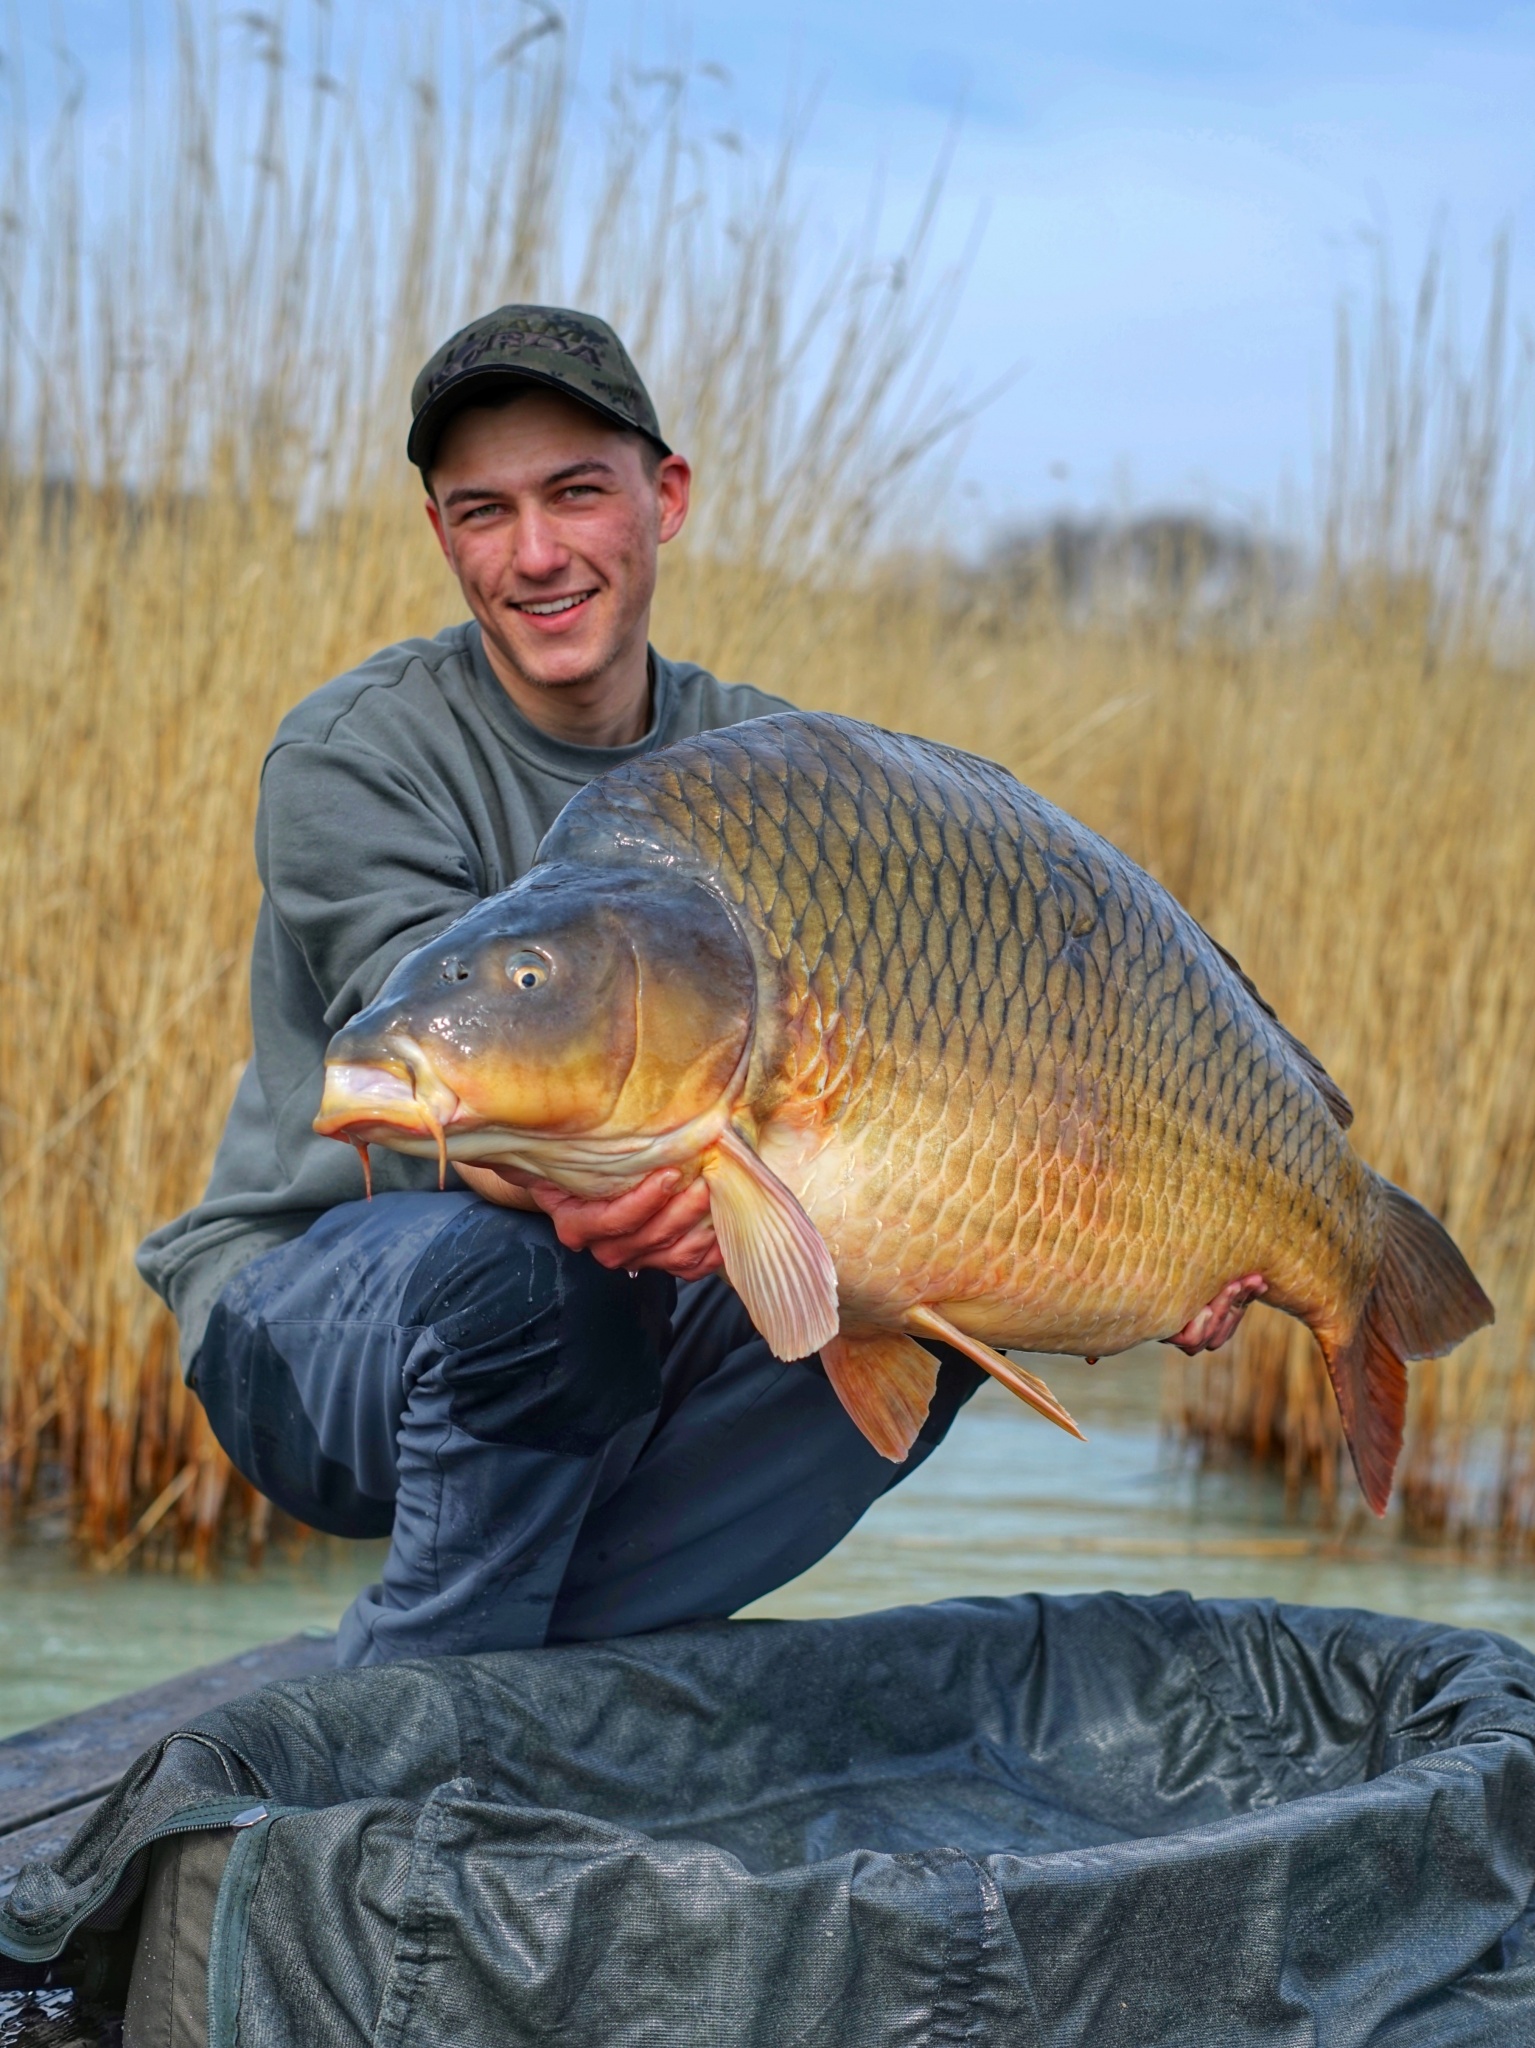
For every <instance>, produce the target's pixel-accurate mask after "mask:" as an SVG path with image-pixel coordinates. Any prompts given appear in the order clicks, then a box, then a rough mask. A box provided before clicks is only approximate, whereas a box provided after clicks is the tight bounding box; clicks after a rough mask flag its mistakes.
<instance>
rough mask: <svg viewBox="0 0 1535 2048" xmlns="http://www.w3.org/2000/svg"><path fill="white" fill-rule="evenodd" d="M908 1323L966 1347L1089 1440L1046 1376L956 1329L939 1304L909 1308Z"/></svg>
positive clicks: (1071, 1432) (1023, 1396) (1061, 1424)
mask: <svg viewBox="0 0 1535 2048" xmlns="http://www.w3.org/2000/svg"><path fill="white" fill-rule="evenodd" d="M906 1326H907V1328H908V1329H910V1330H913V1331H915V1332H916V1333H917V1335H918V1336H921V1337H935V1338H937V1340H938V1341H939V1342H940V1343H942V1344H952V1345H953V1346H954V1349H955V1350H956V1351H963V1352H964V1354H965V1356H966V1358H973V1359H974V1360H975V1362H976V1364H977V1365H978V1366H980V1367H981V1368H982V1370H983V1371H985V1372H989V1373H990V1374H991V1376H992V1378H993V1379H994V1380H1000V1381H1001V1382H1002V1384H1003V1386H1004V1387H1006V1388H1007V1390H1008V1392H1009V1393H1010V1394H1016V1395H1017V1396H1018V1398H1019V1400H1020V1401H1027V1402H1028V1404H1029V1406H1030V1407H1031V1408H1037V1409H1038V1410H1039V1412H1040V1414H1041V1415H1043V1416H1044V1417H1045V1418H1046V1420H1047V1421H1049V1422H1053V1423H1054V1424H1055V1425H1056V1426H1057V1428H1059V1429H1064V1430H1065V1432H1066V1434H1067V1435H1068V1436H1074V1437H1076V1439H1077V1440H1078V1442H1079V1443H1086V1442H1087V1438H1086V1437H1085V1436H1083V1434H1082V1432H1081V1430H1080V1429H1078V1428H1077V1425H1076V1424H1075V1423H1074V1422H1073V1421H1072V1419H1071V1417H1070V1416H1069V1415H1068V1414H1067V1412H1066V1410H1065V1409H1064V1408H1063V1407H1062V1406H1061V1404H1060V1402H1059V1401H1057V1400H1056V1398H1055V1396H1054V1394H1052V1393H1051V1391H1050V1389H1049V1388H1048V1387H1047V1386H1046V1385H1045V1383H1044V1381H1043V1380H1040V1379H1036V1378H1035V1377H1034V1375H1033V1373H1031V1372H1025V1371H1024V1369H1023V1367H1022V1366H1021V1365H1014V1364H1013V1362H1012V1360H1011V1359H1010V1358H1004V1357H1003V1356H1002V1354H1001V1352H1000V1351H993V1350H992V1348H991V1346H990V1345H989V1344H983V1343H982V1342H981V1340H980V1338H979V1337H967V1336H966V1335H965V1333H964V1331H963V1330H956V1329H955V1327H954V1325H953V1324H952V1323H951V1322H950V1321H949V1320H948V1319H947V1317H945V1316H941V1315H939V1313H938V1311H937V1309H935V1308H913V1309H908V1310H907V1312H906Z"/></svg>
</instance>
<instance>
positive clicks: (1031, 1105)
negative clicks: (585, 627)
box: [544, 717, 1381, 1353]
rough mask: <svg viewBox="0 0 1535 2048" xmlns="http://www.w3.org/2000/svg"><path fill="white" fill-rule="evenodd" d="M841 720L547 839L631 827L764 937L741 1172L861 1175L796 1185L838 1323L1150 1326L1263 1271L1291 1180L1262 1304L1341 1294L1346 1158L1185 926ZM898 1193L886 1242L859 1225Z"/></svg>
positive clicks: (1106, 866) (1365, 1229)
mask: <svg viewBox="0 0 1535 2048" xmlns="http://www.w3.org/2000/svg"><path fill="white" fill-rule="evenodd" d="M772 723H774V721H757V722H754V727H753V728H751V729H752V730H753V731H755V729H756V727H757V726H758V725H762V724H772ZM870 732H871V729H869V728H861V727H856V726H852V725H851V722H850V721H840V720H838V721H833V720H830V719H817V718H814V717H806V718H803V719H799V720H795V721H794V722H793V723H792V724H791V725H790V726H788V728H787V729H786V730H785V731H783V732H782V733H781V734H779V735H775V736H774V739H775V741H776V743H769V744H763V743H760V742H759V743H758V744H755V745H753V746H751V747H749V748H748V747H746V746H744V745H742V744H741V743H740V740H739V738H738V737H736V736H735V735H734V734H733V733H731V732H726V733H714V734H705V735H703V736H701V737H700V738H699V739H697V740H693V741H688V742H684V743H683V744H682V745H681V746H678V747H675V748H672V749H669V750H668V751H667V753H666V754H664V755H660V756H655V757H652V758H651V759H650V760H648V761H644V762H640V763H637V764H634V765H633V766H632V767H627V768H624V769H621V770H619V771H616V772H615V773H614V774H612V775H609V776H607V777H604V778H603V779H602V780H601V781H600V782H597V783H594V784H592V785H591V786H590V787H589V788H588V789H587V790H585V791H583V792H582V794H581V795H580V796H578V797H577V798H576V799H575V801H574V802H573V804H572V805H571V806H570V807H569V809H568V810H567V811H566V813H565V814H564V816H563V817H562V819H561V821H560V822H559V824H557V825H556V827H555V829H554V832H553V834H552V835H551V837H550V840H549V842H548V843H547V845H546V847H545V849H544V857H545V858H548V859H559V858H562V857H564V856H565V854H566V852H567V851H568V849H569V848H571V847H572V846H575V845H578V844H579V845H580V847H581V848H582V849H583V857H584V858H592V857H593V849H594V847H595V846H596V845H598V844H599V843H600V842H601V840H602V839H603V838H604V837H606V836H608V835H609V834H611V833H615V832H617V831H619V830H624V831H628V830H630V829H632V817H633V813H634V812H635V811H636V810H639V811H641V812H642V813H643V816H644V822H645V836H646V837H647V838H648V840H649V841H650V843H651V845H652V847H653V848H654V851H655V854H656V855H657V857H662V858H665V859H666V860H668V861H672V860H682V861H686V862H689V863H691V864H693V865H695V866H696V867H697V868H698V870H699V871H700V872H702V873H705V874H707V875H709V876H710V877H712V878H713V879H714V881H715V883H716V885H717V886H719V887H720V888H722V890H723V892H724V893H725V894H726V895H727V897H728V898H729V900H730V901H731V902H732V903H734V904H735V905H737V906H738V907H739V909H740V910H741V911H742V912H743V913H744V915H745V917H746V919H747V921H748V926H749V929H751V930H754V931H756V932H758V933H760V934H761V935H762V937H763V940H764V941H765V951H766V953H767V955H768V957H769V959H770V960H771V962H772V963H773V965H774V966H775V967H776V969H777V970H778V973H779V977H780V978H779V984H778V988H777V991H776V1001H777V1003H778V1006H779V1009H778V1014H779V1017H780V1019H781V1023H782V1027H783V1035H784V1037H785V1038H786V1039H787V1052H785V1051H783V1050H781V1049H779V1048H778V1047H777V1046H775V1047H774V1049H773V1050H772V1052H771V1053H768V1054H767V1055H766V1060H765V1062H764V1063H765V1064H766V1063H768V1062H775V1061H776V1062H777V1063H778V1065H777V1070H776V1072H775V1073H774V1074H773V1076H772V1078H771V1080H770V1081H769V1083H768V1085H767V1086H766V1087H765V1088H764V1089H763V1090H762V1093H761V1095H760V1097H759V1098H758V1100H757V1102H756V1104H755V1108H756V1111H757V1114H758V1116H759V1120H760V1122H761V1123H762V1124H763V1125H764V1126H767V1127H768V1128H767V1129H766V1131H765V1134H764V1140H763V1150H764V1156H766V1157H767V1159H768V1161H769V1163H770V1164H772V1163H773V1162H774V1159H775V1156H776V1150H777V1148H775V1145H774V1140H773V1133H772V1130H771V1124H772V1120H773V1118H774V1117H775V1116H778V1115H783V1114H784V1113H785V1112H788V1113H789V1114H790V1117H791V1120H792V1121H793V1122H794V1124H795V1131H796V1136H797V1135H798V1133H799V1131H800V1130H802V1129H803V1128H804V1119H805V1118H806V1117H807V1116H808V1117H809V1118H810V1119H811V1120H812V1124H813V1128H814V1130H815V1133H816V1135H817V1137H818V1138H819V1140H820V1146H821V1151H822V1153H823V1155H830V1156H831V1157H832V1158H834V1159H840V1158H842V1157H844V1156H845V1155H846V1154H847V1153H848V1152H849V1151H852V1152H854V1153H855V1154H856V1156H857V1158H858V1159H859V1160H860V1161H861V1162H862V1164H863V1167H864V1170H865V1173H866V1174H867V1180H866V1182H864V1183H861V1186H862V1187H863V1188H864V1190H865V1192H866V1195H867V1199H866V1200H865V1201H864V1202H863V1203H862V1204H861V1205H860V1204H853V1203H849V1204H846V1205H844V1206H842V1207H841V1208H840V1209H838V1208H836V1207H835V1206H834V1198H833V1196H832V1195H830V1194H822V1193H821V1192H820V1188H819V1184H818V1182H817V1181H816V1180H815V1179H814V1178H812V1181H811V1183H810V1185H809V1187H808V1188H807V1189H806V1190H805V1191H804V1193H803V1197H802V1198H803V1199H804V1200H805V1206H806V1208H807V1210H808V1211H809V1213H810V1216H811V1218H812V1221H814V1222H815V1223H816V1224H817V1226H818V1228H820V1229H821V1231H822V1234H823V1236H825V1237H826V1239H827V1242H828V1244H829V1245H830V1246H831V1249H832V1254H833V1258H834V1260H835V1261H836V1265H837V1270H838V1277H839V1282H840V1287H841V1297H842V1301H843V1304H844V1309H845V1312H846V1315H847V1316H851V1317H856V1316H857V1315H858V1313H859V1312H860V1311H861V1310H867V1311H888V1309H889V1308H890V1306H891V1305H892V1304H896V1303H900V1302H901V1301H902V1299H903V1297H906V1296H910V1297H911V1298H926V1299H929V1300H938V1301H941V1302H942V1303H943V1304H944V1307H945V1312H946V1313H948V1314H951V1315H953V1316H954V1319H955V1320H956V1321H957V1322H959V1321H963V1325H964V1327H966V1328H968V1329H970V1330H971V1331H972V1332H973V1333H974V1334H976V1335H982V1336H985V1335H990V1334H993V1333H995V1334H998V1335H1001V1336H1003V1337H1005V1338H1006V1339H1007V1340H1008V1341H1010V1342H1014V1343H1028V1344H1029V1345H1030V1346H1031V1348H1040V1349H1049V1350H1076V1351H1091V1352H1095V1353H1097V1352H1105V1351H1113V1350H1117V1349H1119V1348H1122V1347H1123V1346H1124V1345H1125V1344H1126V1343H1129V1342H1135V1341H1139V1340H1140V1339H1141V1338H1143V1337H1144V1336H1146V1335H1148V1334H1158V1335H1168V1334H1171V1333H1172V1332H1173V1331H1176V1330H1177V1329H1179V1328H1180V1327H1181V1326H1182V1325H1183V1323H1184V1322H1185V1321H1186V1320H1187V1318H1188V1316H1189V1314H1190V1313H1191V1312H1192V1311H1193V1310H1194V1309H1195V1308H1197V1307H1198V1306H1199V1305H1200V1303H1201V1302H1203V1301H1204V1300H1206V1299H1207V1298H1208V1296H1209V1295H1210V1294H1211V1293H1213V1292H1214V1291H1215V1290H1216V1289H1217V1288H1218V1287H1219V1286H1220V1284H1221V1283H1222V1282H1223V1281H1224V1280H1226V1279H1228V1278H1229V1277H1230V1276H1231V1274H1232V1273H1234V1272H1236V1271H1239V1270H1240V1271H1245V1270H1247V1269H1248V1267H1250V1266H1252V1265H1254V1264H1255V1262H1257V1260H1258V1257H1259V1253H1260V1251H1261V1252H1263V1253H1265V1254H1268V1253H1269V1251H1270V1248H1269V1247H1268V1246H1267V1245H1266V1244H1265V1243H1263V1242H1262V1240H1263V1235H1264V1229H1265V1225H1266V1223H1267V1220H1268V1216H1269V1214H1270V1213H1271V1212H1272V1210H1273V1209H1274V1207H1275V1204H1276V1201H1277V1202H1278V1203H1280V1204H1283V1205H1288V1203H1289V1202H1290V1201H1291V1200H1292V1199H1294V1198H1296V1197H1299V1196H1300V1195H1301V1194H1302V1188H1301V1187H1299V1186H1297V1185H1295V1183H1296V1180H1297V1175H1299V1177H1300V1179H1301V1181H1302V1182H1303V1183H1304V1194H1305V1195H1306V1196H1307V1197H1309V1199H1307V1200H1306V1201H1305V1203H1304V1213H1303V1215H1302V1217H1301V1218H1300V1219H1298V1220H1300V1222H1301V1224H1302V1228H1303V1231H1304V1239H1305V1241H1304V1242H1297V1241H1296V1239H1295V1237H1294V1236H1293V1235H1292V1237H1291V1239H1290V1241H1289V1244H1288V1246H1287V1252H1288V1257H1287V1258H1286V1259H1285V1260H1284V1262H1283V1264H1284V1266H1285V1268H1286V1269H1287V1270H1283V1271H1280V1272H1276V1273H1274V1274H1273V1275H1272V1276H1271V1277H1270V1286H1271V1292H1273V1293H1274V1294H1275V1295H1276V1297H1277V1298H1278V1299H1280V1300H1281V1302H1282V1303H1283V1304H1284V1305H1287V1306H1288V1305H1293V1306H1295V1307H1297V1308H1298V1309H1300V1310H1301V1311H1302V1312H1306V1311H1308V1310H1315V1309H1316V1307H1317V1306H1318V1299H1319V1297H1322V1298H1325V1297H1326V1296H1331V1295H1334V1294H1343V1295H1347V1296H1353V1295H1357V1294H1359V1293H1360V1292H1361V1291H1362V1290H1363V1289H1364V1288H1365V1287H1366V1286H1367V1284H1368V1280H1369V1277H1370V1275H1371V1273H1372V1272H1373V1267H1374V1261H1375V1259H1376V1257H1377V1255H1378V1238H1379V1232H1380V1227H1381V1224H1380V1218H1379V1216H1378V1215H1377V1214H1376V1213H1375V1210H1374V1208H1373V1207H1372V1205H1371V1203H1370V1201H1369V1199H1368V1197H1369V1193H1370V1190H1369V1187H1368V1185H1367V1183H1366V1179H1365V1176H1366V1175H1367V1173H1368V1169H1366V1168H1364V1167H1363V1166H1362V1163H1361V1162H1359V1161H1358V1160H1357V1158H1356V1157H1355V1155H1354V1154H1353V1152H1352V1150H1351V1148H1350V1147H1349V1145H1348V1142H1347V1140H1346V1138H1345V1137H1344V1135H1343V1132H1342V1130H1341V1129H1340V1127H1339V1126H1338V1124H1337V1122H1336V1120H1335V1118H1334V1117H1333V1116H1332V1115H1331V1113H1330V1111H1329V1110H1328V1108H1327V1106H1326V1104H1325V1102H1324V1101H1323V1100H1322V1097H1321V1096H1320V1094H1319V1093H1318V1091H1317V1088H1316V1085H1315V1083H1314V1081H1313V1080H1312V1079H1311V1076H1310V1073H1309V1071H1308V1069H1307V1066H1306V1064H1305V1061H1304V1059H1303V1058H1302V1057H1301V1056H1300V1054H1299V1053H1298V1051H1297V1050H1295V1049H1293V1047H1292V1044H1291V1042H1290V1041H1289V1039H1288V1037H1287V1035H1286V1034H1284V1033H1283V1032H1282V1030H1281V1029H1280V1028H1279V1027H1278V1026H1277V1025H1276V1024H1275V1022H1274V1020H1273V1019H1272V1018H1271V1017H1270V1016H1269V1015H1268V1014H1267V1013H1266V1012H1265V1011H1264V1009H1263V1008H1262V1006H1261V1005H1260V1004H1259V1002H1258V1001H1257V1000H1256V998H1254V997H1252V996H1250V995H1249V994H1248V993H1247V991H1246V990H1245V989H1244V988H1242V987H1241V985H1240V983H1238V982H1237V981H1236V978H1235V973H1234V970H1232V969H1231V968H1230V967H1228V966H1227V965H1226V964H1225V963H1224V962H1223V961H1222V960H1221V959H1220V956H1219V955H1218V954H1217V952H1216V950H1215V948H1214V947H1213V945H1212V944H1211V942H1210V940H1209V939H1208V938H1207V937H1206V936H1205V934H1204V933H1203V932H1202V931H1201V930H1200V928H1199V926H1198V925H1197V924H1195V923H1194V921H1193V920H1192V919H1191V918H1189V917H1188V916H1187V914H1186V913H1185V912H1183V911H1182V910H1181V909H1180V908H1179V907H1178V906H1177V905H1176V904H1175V903H1174V902H1173V900H1172V899H1171V898H1170V897H1168V896H1167V895H1166V894H1165V892H1163V891H1161V890H1160V889H1159V888H1158V886H1157V884H1156V883H1155V882H1153V881H1152V880H1151V878H1150V877H1149V876H1147V875H1145V874H1144V873H1143V872H1142V871H1141V870H1140V869H1138V868H1136V867H1134V866H1133V865H1132V864H1131V863H1130V862H1128V861H1126V860H1125V859H1124V857H1123V856H1122V855H1120V854H1119V853H1118V852H1117V851H1116V850H1115V849H1114V848H1112V847H1111V846H1109V845H1108V844H1107V843H1106V842H1105V841H1103V840H1101V839H1098V838H1097V837H1096V836H1095V835H1093V834H1091V833H1089V832H1088V831H1087V830H1086V828H1084V827H1082V826H1080V825H1078V824H1076V823H1075V821H1073V820H1071V819H1070V818H1068V817H1066V815H1065V814H1064V813H1062V812H1060V811H1058V810H1056V809H1055V808H1054V807H1053V806H1051V805H1050V804H1048V803H1046V802H1045V800H1044V799H1043V798H1040V797H1038V796H1035V795H1034V794H1033V793H1032V792H1030V791H1027V790H1025V789H1024V788H1023V787H1022V786H1021V785H1020V784H1018V783H1017V782H1015V781H1014V780H1013V779H1012V778H1011V777H1010V776H1008V775H1006V773H1005V772H1004V771H1003V770H1000V769H998V768H996V767H994V766H993V765H992V764H991V763H989V762H984V761H980V760H977V759H974V758H973V757H970V756H966V755H962V754H958V753H955V752H952V751H950V750H948V749H943V748H937V747H932V746H928V745H924V744H922V743H920V742H911V741H906V740H902V739H899V738H895V737H893V736H891V735H887V734H879V735H878V736H877V739H876V740H875V742H874V745H875V746H877V751H878V761H877V767H873V768H871V766H870V763H869V760H868V755H869V752H870V751H871V750H872V749H871V746H870V740H869V739H868V738H867V737H865V736H866V735H869V734H870ZM766 738H767V735H766V734H764V735H763V739H764V740H766ZM1223 980H1224V981H1225V982H1227V983H1229V984H1232V985H1231V986H1229V987H1227V988H1226V989H1225V990H1224V992H1223V993H1224V999H1223V1001H1221V1002H1220V1003H1219V1004H1217V1003H1216V1001H1215V998H1214V994H1213V991H1214V988H1215V987H1216V986H1217V985H1218V984H1219V983H1220V982H1221V981H1223ZM833 1019H834V1020H835V1021H834V1022H832V1021H831V1020H833ZM1126 1027H1128V1028H1126ZM839 1076H840V1078H838V1079H836V1081H835V1085H833V1086H831V1087H829V1088H826V1087H825V1084H826V1082H827V1080H828V1079H829V1078H831V1077H839ZM1217 1077H1218V1083H1219V1085H1216V1086H1212V1085H1211V1084H1212V1081H1215V1080H1216V1079H1217ZM977 1084H979V1085H977ZM823 1089H824V1091H825V1092H822V1091H823ZM832 1179H833V1188H834V1189H835V1187H836V1186H837V1184H838V1180H837V1177H836V1176H833V1177H832ZM790 1185H791V1186H793V1185H794V1181H793V1180H792V1179H791V1180H790ZM795 1191H796V1192H797V1193H799V1192H801V1190H800V1189H799V1188H797V1187H796V1189H795ZM903 1197H904V1198H909V1199H910V1201H911V1203H912V1208H911V1214H910V1220H909V1224H908V1227H907V1230H906V1232H905V1233H904V1235H903V1236H902V1237H901V1238H899V1239H896V1238H893V1237H892V1236H891V1235H890V1233H888V1232H887V1231H885V1230H884V1229H878V1230H875V1229H872V1228H870V1227H869V1226H870V1223H871V1221H872V1219H873V1216H874V1215H876V1214H878V1213H880V1211H881V1208H882V1200H883V1199H902V1198H903ZM1222 1210H1225V1211H1226V1212H1227V1213H1226V1214H1224V1215H1222V1214H1221V1213H1220V1212H1221V1211H1222ZM1148 1219H1150V1220H1151V1223H1152V1226H1153V1227H1151V1228H1150V1229H1148V1228H1147V1227H1146V1225H1147V1221H1148ZM1264 1263H1266V1264H1270V1265H1272V1264H1273V1260H1272V1257H1271V1256H1270V1257H1266V1258H1265V1261H1264ZM1020 1283H1021V1288H1020ZM1020 1291H1021V1292H1022V1294H1023V1297H1024V1299H1025V1300H1026V1301H1027V1303H1028V1318H1029V1320H1028V1326H1027V1327H1020V1323H1019V1296H1020Z"/></svg>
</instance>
